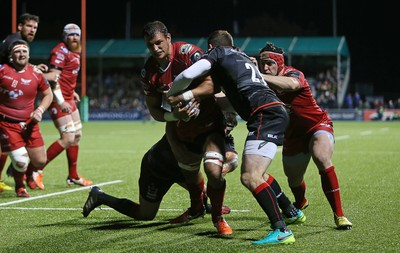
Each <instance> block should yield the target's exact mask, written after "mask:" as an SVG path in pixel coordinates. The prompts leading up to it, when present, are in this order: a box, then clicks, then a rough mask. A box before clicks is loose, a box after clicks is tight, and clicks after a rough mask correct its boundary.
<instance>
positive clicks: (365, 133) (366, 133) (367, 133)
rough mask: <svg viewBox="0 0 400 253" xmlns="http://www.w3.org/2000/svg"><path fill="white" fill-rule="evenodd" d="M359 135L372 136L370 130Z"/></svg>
mask: <svg viewBox="0 0 400 253" xmlns="http://www.w3.org/2000/svg"><path fill="white" fill-rule="evenodd" d="M360 134H361V135H370V134H372V131H371V130H369V131H364V132H361V133H360Z"/></svg>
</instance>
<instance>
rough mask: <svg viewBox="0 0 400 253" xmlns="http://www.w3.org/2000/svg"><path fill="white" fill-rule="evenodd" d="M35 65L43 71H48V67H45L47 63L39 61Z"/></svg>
mask: <svg viewBox="0 0 400 253" xmlns="http://www.w3.org/2000/svg"><path fill="white" fill-rule="evenodd" d="M36 67H37V68H38V69H40V71H42V72H43V73H46V72H47V71H49V67H47V65H46V64H44V63H40V64H39V65H36Z"/></svg>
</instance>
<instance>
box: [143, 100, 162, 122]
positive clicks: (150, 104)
mask: <svg viewBox="0 0 400 253" xmlns="http://www.w3.org/2000/svg"><path fill="white" fill-rule="evenodd" d="M145 98H146V105H147V108H148V109H149V112H150V115H151V116H152V117H153V118H154V119H155V120H157V121H161V122H165V121H166V120H165V119H164V113H165V112H166V111H165V110H164V109H163V108H162V107H161V104H162V96H145Z"/></svg>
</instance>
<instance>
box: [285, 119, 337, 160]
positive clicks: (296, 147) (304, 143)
mask: <svg viewBox="0 0 400 253" xmlns="http://www.w3.org/2000/svg"><path fill="white" fill-rule="evenodd" d="M320 130H322V131H326V132H329V133H331V134H332V135H333V125H332V122H331V121H325V122H323V123H322V124H318V125H315V126H314V127H312V128H311V129H310V130H309V131H307V133H305V134H304V135H299V136H295V137H289V138H286V137H285V140H284V142H283V149H282V154H283V155H286V156H293V155H296V154H299V153H304V154H307V153H309V149H308V145H309V143H310V140H311V137H312V136H313V134H314V133H315V132H317V131H320Z"/></svg>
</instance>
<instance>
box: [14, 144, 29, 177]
mask: <svg viewBox="0 0 400 253" xmlns="http://www.w3.org/2000/svg"><path fill="white" fill-rule="evenodd" d="M10 156H11V161H12V165H13V167H14V169H15V170H16V171H19V172H25V171H26V168H28V164H29V156H28V153H27V151H26V149H25V148H24V147H22V148H19V149H17V150H13V151H11V152H10Z"/></svg>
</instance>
